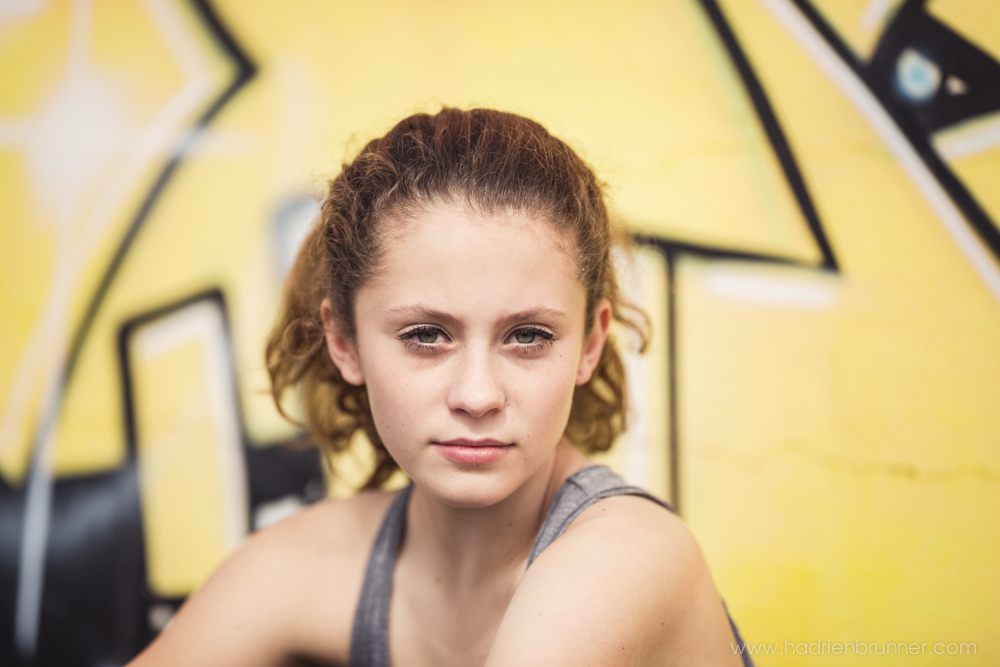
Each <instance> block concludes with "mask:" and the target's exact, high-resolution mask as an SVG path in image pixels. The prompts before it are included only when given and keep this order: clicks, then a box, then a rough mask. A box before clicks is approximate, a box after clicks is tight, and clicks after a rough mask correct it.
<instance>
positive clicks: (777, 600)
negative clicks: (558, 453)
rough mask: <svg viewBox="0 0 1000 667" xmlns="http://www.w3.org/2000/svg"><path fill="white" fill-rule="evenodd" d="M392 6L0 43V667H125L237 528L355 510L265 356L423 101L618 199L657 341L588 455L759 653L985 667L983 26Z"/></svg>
mask: <svg viewBox="0 0 1000 667" xmlns="http://www.w3.org/2000/svg"><path fill="white" fill-rule="evenodd" d="M383 5H385V6H380V8H378V9H376V8H356V7H351V6H346V5H344V6H341V5H338V4H336V3H331V4H330V5H329V6H325V7H324V8H322V9H317V8H314V9H312V10H310V12H314V14H313V13H310V14H305V13H301V14H300V13H295V12H290V11H288V9H287V8H279V7H277V6H275V7H270V8H267V7H263V6H261V7H254V8H250V7H243V6H240V5H238V4H234V3H223V2H219V3H209V2H207V0H189V1H186V2H181V1H177V0H127V1H123V2H119V3H110V2H105V1H102V0H92V1H85V2H78V3H67V2H62V3H58V2H54V3H51V4H49V3H13V4H10V5H9V6H5V7H4V8H3V9H0V71H2V76H0V81H2V83H0V174H2V175H3V176H2V178H0V214H2V221H0V308H2V312H3V316H2V318H0V319H2V320H3V322H2V323H0V663H2V664H8V663H10V664H18V663H19V662H23V663H24V664H37V665H47V664H59V665H72V664H81V665H95V664H111V663H122V662H124V661H126V660H127V659H128V658H129V657H130V656H132V655H134V654H135V653H136V652H137V651H138V650H139V649H140V648H141V647H142V646H144V645H145V644H146V643H148V642H149V641H150V640H151V639H152V637H154V636H155V634H156V633H157V632H159V631H160V630H162V629H163V627H165V626H166V624H167V623H169V621H170V618H171V616H172V615H173V613H174V611H175V610H176V608H177V606H178V605H179V604H181V603H182V602H183V600H184V598H185V597H186V596H187V595H189V594H190V593H191V592H192V591H193V590H194V589H195V588H197V586H198V585H199V584H200V583H201V582H202V581H204V579H205V577H207V576H208V574H209V573H210V572H211V571H212V570H213V569H214V568H215V567H216V566H217V565H218V563H219V562H221V560H222V559H223V558H225V556H226V555H227V554H228V553H230V552H231V551H232V550H233V549H235V548H236V547H238V545H239V544H240V543H241V541H242V540H243V539H244V538H245V536H246V535H247V533H248V532H250V531H252V530H255V529H258V528H261V527H264V526H266V525H268V524H270V523H273V522H274V521H277V520H280V519H281V518H283V517H284V516H287V515H289V514H291V513H294V512H295V511H297V510H298V509H299V508H300V507H301V506H302V505H303V504H307V503H310V502H314V501H316V500H319V499H320V498H322V497H324V496H325V495H327V493H328V492H330V491H331V487H330V486H329V485H330V484H333V487H332V491H333V492H334V493H335V494H338V493H347V492H349V490H350V489H349V487H350V483H349V482H350V480H351V479H353V478H354V477H359V476H360V474H361V473H360V470H361V469H362V468H363V467H364V461H363V460H361V461H357V460H355V461H351V460H345V461H343V462H342V466H341V469H343V470H346V471H347V474H346V475H345V478H344V480H340V481H336V482H334V481H333V480H326V479H324V475H323V472H322V469H321V465H320V460H319V456H318V454H317V453H316V452H315V450H312V449H308V448H304V449H303V448H301V447H296V446H286V445H288V443H295V442H298V441H299V439H300V438H301V435H302V434H301V432H300V431H299V430H298V429H297V428H296V427H294V426H292V425H290V424H288V423H287V422H285V421H283V420H282V419H281V418H280V417H279V416H278V415H277V413H276V411H275V410H274V408H273V406H271V405H270V404H269V397H268V396H267V393H266V387H267V381H266V373H265V372H264V369H263V364H262V361H261V351H262V347H263V340H264V337H265V336H266V333H267V328H268V326H269V325H270V323H271V322H272V321H273V318H274V314H275V308H276V305H277V302H278V295H279V293H280V285H281V281H282V279H283V277H284V275H285V274H286V273H287V271H288V269H289V267H290V265H291V262H292V258H293V257H294V254H295V252H296V249H297V247H298V245H299V243H300V242H301V239H302V237H303V235H304V233H305V231H306V230H307V229H308V225H309V224H310V223H311V221H312V220H313V219H315V216H316V214H317V212H318V205H317V203H316V202H317V200H316V194H317V193H319V192H321V191H322V183H321V182H319V183H318V182H317V180H321V179H320V177H318V176H317V174H320V173H322V174H323V175H324V176H329V175H332V173H333V172H335V171H336V168H337V164H336V159H334V157H339V156H341V155H346V154H348V153H350V151H351V149H352V147H354V148H357V144H358V142H359V141H360V140H362V139H364V138H365V137H367V136H370V135H375V134H377V133H379V132H380V131H384V129H386V127H387V126H388V125H389V124H391V123H392V122H394V121H395V120H397V119H398V118H399V117H401V116H403V115H406V114H407V113H410V112H412V111H413V110H414V108H421V109H423V108H432V107H434V106H435V105H436V104H439V103H442V102H443V103H448V104H455V105H460V106H471V105H478V104H484V105H485V104H489V105H494V106H499V107H501V108H509V109H511V110H514V111H518V112H521V113H525V114H526V115H529V116H532V117H536V118H538V119H539V120H541V121H543V122H545V123H546V124H548V125H549V126H550V128H551V129H552V130H553V131H554V132H555V133H556V134H558V135H560V136H565V137H566V138H567V139H569V140H570V141H571V143H573V144H574V146H579V147H582V149H583V151H584V152H585V154H587V156H588V159H590V161H591V162H593V163H594V165H595V167H596V168H597V170H598V171H599V172H600V173H601V174H602V176H603V177H604V178H606V179H607V180H608V181H609V182H610V184H611V191H612V194H613V199H614V202H615V204H616V206H617V207H618V213H619V215H620V217H621V218H622V219H624V220H625V221H626V222H627V223H628V224H629V225H630V227H631V228H632V231H633V232H634V235H635V237H636V238H637V239H638V240H640V241H641V242H642V243H643V244H644V246H645V248H644V249H643V250H642V251H641V252H640V253H638V256H637V260H636V262H635V264H634V265H629V266H625V267H624V268H623V270H624V271H625V272H626V273H627V274H628V279H627V280H626V282H627V283H628V284H629V285H630V287H629V290H630V292H629V293H630V294H631V295H632V297H633V298H634V299H635V300H637V301H639V302H641V303H643V304H644V305H645V306H646V307H647V309H648V310H649V312H650V314H651V316H652V320H653V323H654V340H653V344H652V346H651V350H650V353H649V354H648V355H647V356H646V357H644V358H639V357H638V356H637V355H634V354H629V355H626V364H627V365H628V368H629V372H630V391H631V393H632V395H633V396H634V397H635V399H636V400H635V403H636V412H635V414H634V415H633V418H632V422H633V428H632V429H631V430H630V432H629V433H627V434H626V435H625V436H623V440H622V441H621V442H620V443H619V445H618V446H617V447H616V448H615V449H614V450H613V451H612V452H611V453H610V454H609V455H608V456H607V457H606V460H607V461H608V462H610V463H611V464H612V465H613V466H614V467H616V468H617V469H618V470H619V471H621V472H623V473H624V474H625V475H626V476H627V477H628V478H630V479H631V480H632V481H633V482H635V483H638V484H642V485H644V486H647V487H648V488H651V489H653V490H654V491H656V492H657V493H660V494H662V495H664V496H668V497H669V498H670V499H671V500H672V501H673V504H674V505H675V506H677V507H679V508H680V509H681V511H682V513H683V515H684V517H685V520H686V521H688V523H689V525H690V526H691V528H692V530H693V531H694V532H695V533H696V534H697V535H698V538H699V541H700V543H701V544H702V545H703V548H704V549H705V552H706V555H707V557H708V559H709V562H710V564H711V566H712V568H713V572H714V574H715V576H716V578H717V580H718V581H719V584H720V588H723V589H724V590H725V591H726V598H727V602H728V604H729V605H730V608H731V609H732V610H733V613H734V615H735V616H737V617H738V618H740V621H741V628H742V629H743V630H744V634H746V635H747V637H748V638H749V639H748V640H749V641H773V640H776V639H777V638H778V637H781V638H784V637H786V636H793V635H794V634H795V633H796V632H797V633H800V634H801V636H828V635H830V632H831V630H830V628H846V629H847V630H850V632H849V633H848V634H850V635H851V636H861V634H863V632H862V631H864V632H879V631H883V630H884V631H886V632H888V631H889V630H891V629H893V628H895V627H896V626H893V625H891V623H890V622H889V621H887V620H885V619H886V618H897V619H899V618H902V619H904V621H905V620H907V619H909V621H912V623H913V627H914V628H916V629H915V630H913V631H912V632H910V631H908V636H910V635H912V636H920V638H921V641H924V640H927V641H937V640H938V639H940V637H937V636H936V635H932V633H931V632H932V631H931V630H927V631H926V632H925V631H924V630H923V629H922V628H924V627H925V625H922V623H930V624H931V626H934V627H936V628H940V629H941V631H942V632H943V631H947V632H951V633H952V634H955V633H959V632H961V633H964V634H963V635H962V636H963V637H966V638H968V639H972V640H976V639H977V637H981V638H982V639H983V641H980V642H979V643H978V645H979V646H980V648H981V650H982V649H983V647H984V646H987V642H986V641H985V639H986V637H988V636H993V635H995V633H996V630H997V628H998V627H1000V618H997V617H996V614H995V609H994V606H995V605H993V602H992V600H994V599H995V596H996V594H997V592H998V590H1000V589H998V583H997V580H996V577H995V573H993V571H994V570H995V561H996V558H1000V552H997V550H996V545H995V544H994V543H990V544H986V543H984V542H982V538H981V536H982V533H983V531H984V530H988V529H986V528H984V526H985V525H986V522H987V519H988V517H990V516H992V513H994V512H995V508H996V507H997V503H998V502H1000V496H998V495H997V493H998V491H997V489H998V488H1000V487H997V481H998V480H1000V461H998V459H997V458H996V457H997V453H996V452H997V450H996V447H995V433H996V432H997V429H998V428H1000V422H998V418H997V411H996V410H995V404H996V398H997V396H1000V386H998V382H997V378H998V377H1000V353H998V352H996V350H998V349H1000V347H998V346H997V345H996V340H997V338H998V337H1000V309H998V307H997V306H998V300H1000V270H998V264H997V261H998V259H1000V229H998V226H997V222H996V221H997V220H998V219H1000V199H998V195H997V192H1000V191H998V190H997V188H996V187H995V180H996V177H997V174H998V173H1000V171H998V170H1000V159H998V156H1000V129H998V128H1000V92H998V91H1000V16H998V12H997V10H996V9H995V8H994V7H993V5H992V4H991V3H989V2H977V1H975V0H968V1H965V0H857V1H852V2H845V1H841V0H754V1H752V2H747V1H745V0H669V1H668V2H662V3H652V4H647V3H643V2H641V1H640V0H634V1H632V0H629V1H628V2H625V4H616V5H614V6H611V5H609V4H608V3H601V2H596V1H595V2H592V3H588V4H586V7H580V8H578V10H576V11H575V20H574V23H573V25H572V28H568V27H567V25H566V23H565V21H563V20H562V18H563V16H564V14H565V8H561V7H559V6H558V5H557V3H540V4H539V3H513V4H512V5H511V6H510V7H509V8H508V11H507V12H506V13H504V14H503V15H497V14H496V13H495V12H491V11H489V10H488V9H486V8H484V7H479V6H478V5H476V4H475V3H473V4H472V5H469V6H465V7H462V8H461V9H459V8H457V7H456V8H452V9H451V10H449V11H447V12H443V13H442V14H441V15H439V16H435V17H434V20H430V19H428V17H427V16H426V15H424V14H422V13H420V12H419V11H418V10H417V9H415V8H413V7H411V6H410V5H408V4H406V3H399V2H395V0H384V2H383ZM379 17H381V18H379ZM386 17H389V18H386ZM125 26H127V28H126V27H125ZM485 26H488V28H487V27H485ZM276 28H280V29H276ZM373 35H377V38H375V37H372V36H373ZM469 35H475V36H476V38H475V39H473V40H471V41H468V36H469ZM372 40H375V41H372ZM515 45H516V47H515ZM361 53H363V54H366V55H365V57H360V56H359V55H358V54H361ZM456 54H461V57H456ZM567 54H571V55H567ZM400 59H405V61H406V63H407V67H406V68H405V70H406V71H402V70H401V69H400V67H399V62H400ZM596 82H600V83H596ZM357 132H360V133H361V134H360V135H355V134H354V133H357ZM627 343H628V341H622V344H623V345H625V346H627ZM345 480H346V481H345ZM338 484H340V486H338ZM959 515H960V516H963V517H965V519H963V521H955V520H953V517H955V516H959ZM928 525H931V526H933V529H932V530H929V529H928V528H927V526H928ZM991 545H992V546H991ZM930 568H934V570H935V572H938V573H939V575H940V576H939V577H938V578H937V579H939V580H940V581H937V580H936V581H937V583H935V582H929V581H927V580H928V578H927V577H926V576H924V575H925V574H926V572H927V571H929V569H930ZM991 573H993V574H991ZM991 577H992V578H991ZM945 591H947V592H945ZM928 605H930V606H928ZM991 605H993V606H991ZM872 609H874V610H876V611H866V610H872ZM837 610H841V611H839V612H838V611H837ZM843 610H847V611H843ZM838 614H839V615H838ZM845 618H846V619H847V620H845ZM927 619H930V620H929V621H928V620H927ZM901 622H902V621H901ZM931 626H927V627H931ZM775 628H778V629H775ZM921 633H923V634H921ZM977 633H978V634H977ZM956 636H957V635H956ZM877 638H878V637H876V639H877ZM880 641H881V639H880ZM988 651H989V649H988V648H986V649H985V650H983V655H986V654H987V653H988ZM989 657H990V656H989V655H986V658H984V659H988V658H989ZM992 657H994V658H995V657H996V656H995V655H993V656H992ZM775 663H776V664H779V660H778V657H776V659H775Z"/></svg>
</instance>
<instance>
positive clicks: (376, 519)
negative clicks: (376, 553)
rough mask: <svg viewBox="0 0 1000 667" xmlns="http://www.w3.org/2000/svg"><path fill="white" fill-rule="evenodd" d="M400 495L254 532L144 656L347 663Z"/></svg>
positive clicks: (325, 509)
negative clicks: (382, 531) (375, 547)
mask: <svg viewBox="0 0 1000 667" xmlns="http://www.w3.org/2000/svg"><path fill="white" fill-rule="evenodd" d="M394 496H395V493H382V492H378V493H363V494H359V495H358V496H355V497H354V498H351V499H348V500H343V501H325V502H322V503H317V504H316V505H313V506H310V507H309V508H307V509H305V510H303V511H302V512H300V513H299V514H297V515H295V516H293V517H291V518H289V519H286V520H284V521H282V522H280V523H278V524H276V525H274V526H271V527H269V528H266V529H264V530H261V531H259V532H257V533H255V534H253V535H252V536H250V538H249V539H248V540H247V542H246V543H245V544H244V545H243V546H242V547H241V548H240V549H239V550H237V551H236V552H235V553H234V554H233V555H232V556H231V557H230V558H229V559H228V560H226V562H225V563H223V565H222V566H221V567H220V568H219V569H218V570H217V571H216V572H215V573H214V574H213V575H212V576H211V577H210V578H209V579H208V581H206V582H205V584H204V585H203V586H202V587H201V588H199V589H198V590H197V591H196V592H195V593H194V594H193V595H192V596H191V597H190V598H189V599H188V601H187V602H186V603H185V604H184V605H183V607H182V608H181V609H180V611H179V612H178V614H177V617H176V618H175V619H174V621H173V623H171V625H170V626H169V627H168V628H167V629H166V630H164V632H163V633H162V634H161V635H160V637H159V638H158V639H157V640H156V641H155V642H154V643H153V644H152V645H151V647H150V648H149V649H148V650H147V651H146V652H145V653H143V654H142V656H140V659H139V661H138V662H137V664H138V665H143V666H145V665H159V664H164V665H166V664H189V665H200V664H206V665H208V664H212V665H226V664H241V665H257V664H260V665H266V664H280V663H282V662H283V661H285V660H287V659H288V658H290V657H293V656H296V655H298V656H301V657H306V658H313V659H322V660H325V661H327V662H334V663H337V662H346V658H347V654H348V650H349V646H350V632H351V626H352V623H353V616H354V607H355V606H356V603H357V598H358V596H359V595H360V591H361V583H362V580H363V577H364V570H365V565H366V562H367V557H368V553H369V550H370V548H371V543H372V542H373V540H374V538H375V533H376V532H377V530H378V527H379V525H380V523H381V520H382V517H383V515H384V514H385V512H386V510H387V509H388V506H389V503H390V502H391V501H392V498H393V497H394Z"/></svg>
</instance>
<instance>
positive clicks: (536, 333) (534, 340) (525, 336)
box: [507, 327, 555, 349]
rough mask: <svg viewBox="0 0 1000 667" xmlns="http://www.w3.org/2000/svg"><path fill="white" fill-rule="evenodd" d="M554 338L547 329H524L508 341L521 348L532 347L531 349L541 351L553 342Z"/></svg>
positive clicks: (516, 332)
mask: <svg viewBox="0 0 1000 667" xmlns="http://www.w3.org/2000/svg"><path fill="white" fill-rule="evenodd" d="M554 337H555V336H554V335H553V334H552V333H550V332H548V331H546V330H545V329H540V328H538V327H523V328H521V329H518V330H517V331H515V332H514V333H512V334H511V335H510V337H509V338H508V339H507V341H508V342H511V343H515V344H517V345H519V346H531V348H539V349H541V348H543V347H545V346H546V345H547V344H548V343H549V342H551V341H552V339H553V338H554Z"/></svg>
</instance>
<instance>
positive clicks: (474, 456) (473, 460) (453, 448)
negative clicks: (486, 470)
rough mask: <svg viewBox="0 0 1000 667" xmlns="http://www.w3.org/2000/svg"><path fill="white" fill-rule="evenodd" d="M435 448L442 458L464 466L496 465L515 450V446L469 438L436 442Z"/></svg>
mask: <svg viewBox="0 0 1000 667" xmlns="http://www.w3.org/2000/svg"><path fill="white" fill-rule="evenodd" d="M433 446H434V449H435V450H437V452H438V453H439V454H441V456H443V457H445V458H446V459H448V460H449V461H451V462H453V463H459V464H464V465H488V464H490V463H496V462H497V461H499V460H500V459H502V458H503V457H505V456H507V454H508V453H509V452H510V450H512V449H513V448H514V445H513V444H510V443H506V442H500V441H499V440H492V439H484V440H469V439H467V438H459V439H456V440H448V441H445V442H435V443H434V444H433Z"/></svg>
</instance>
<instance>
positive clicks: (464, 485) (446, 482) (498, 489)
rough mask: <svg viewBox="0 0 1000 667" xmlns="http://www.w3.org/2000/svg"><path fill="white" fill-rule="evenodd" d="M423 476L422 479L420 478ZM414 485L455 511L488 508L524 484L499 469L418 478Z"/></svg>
mask: <svg viewBox="0 0 1000 667" xmlns="http://www.w3.org/2000/svg"><path fill="white" fill-rule="evenodd" d="M421 477H423V478H421ZM421 477H418V478H416V479H415V480H414V482H415V483H416V484H417V486H419V487H421V488H422V489H423V490H424V491H425V492H427V493H430V494H431V495H433V496H434V497H435V498H437V499H438V500H440V501H441V502H442V503H444V504H445V505H449V506H451V507H459V508H479V507H490V506H492V505H496V504H497V503H499V502H501V501H503V500H505V499H507V498H508V497H509V496H510V495H511V494H512V493H514V491H516V490H517V489H518V488H520V486H521V485H522V484H523V483H524V482H525V481H526V480H521V479H514V476H513V475H511V474H510V472H507V474H504V471H500V470H469V471H465V470H454V469H452V470H448V471H442V472H441V473H439V474H434V475H426V476H421Z"/></svg>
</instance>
